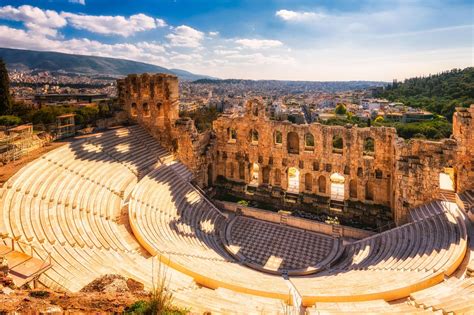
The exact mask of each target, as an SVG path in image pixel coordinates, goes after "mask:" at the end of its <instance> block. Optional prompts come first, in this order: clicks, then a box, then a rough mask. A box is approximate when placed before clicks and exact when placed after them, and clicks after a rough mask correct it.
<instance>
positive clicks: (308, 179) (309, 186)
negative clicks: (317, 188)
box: [304, 173, 313, 192]
mask: <svg viewBox="0 0 474 315" xmlns="http://www.w3.org/2000/svg"><path fill="white" fill-rule="evenodd" d="M304 189H305V190H306V191H310V192H311V191H313V176H312V175H311V173H306V175H305V176H304Z"/></svg>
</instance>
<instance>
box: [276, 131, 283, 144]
mask: <svg viewBox="0 0 474 315" xmlns="http://www.w3.org/2000/svg"><path fill="white" fill-rule="evenodd" d="M282 143H283V136H282V134H281V132H280V131H275V144H282Z"/></svg>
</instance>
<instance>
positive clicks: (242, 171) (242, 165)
mask: <svg viewBox="0 0 474 315" xmlns="http://www.w3.org/2000/svg"><path fill="white" fill-rule="evenodd" d="M239 178H240V179H241V180H245V163H244V162H243V161H240V162H239Z"/></svg>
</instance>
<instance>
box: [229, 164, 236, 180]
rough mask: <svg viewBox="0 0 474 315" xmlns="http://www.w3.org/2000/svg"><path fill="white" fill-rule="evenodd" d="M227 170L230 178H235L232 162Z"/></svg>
mask: <svg viewBox="0 0 474 315" xmlns="http://www.w3.org/2000/svg"><path fill="white" fill-rule="evenodd" d="M229 169H230V178H234V176H235V167H234V163H233V162H230V166H229Z"/></svg>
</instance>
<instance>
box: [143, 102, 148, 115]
mask: <svg viewBox="0 0 474 315" xmlns="http://www.w3.org/2000/svg"><path fill="white" fill-rule="evenodd" d="M142 108H143V117H150V106H148V103H143V105H142Z"/></svg>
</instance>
